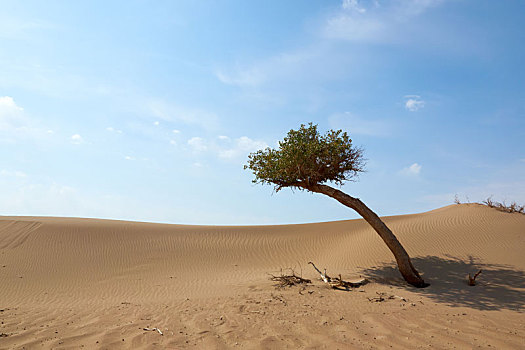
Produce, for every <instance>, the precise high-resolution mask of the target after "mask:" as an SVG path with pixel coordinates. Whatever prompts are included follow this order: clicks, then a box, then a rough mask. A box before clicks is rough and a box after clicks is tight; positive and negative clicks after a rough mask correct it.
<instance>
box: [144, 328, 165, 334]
mask: <svg viewBox="0 0 525 350" xmlns="http://www.w3.org/2000/svg"><path fill="white" fill-rule="evenodd" d="M143 329H144V330H145V331H153V332H159V334H160V335H164V334H163V333H162V331H161V330H160V329H158V328H156V327H155V328H147V327H146V328H143Z"/></svg>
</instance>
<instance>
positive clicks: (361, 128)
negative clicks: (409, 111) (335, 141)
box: [328, 112, 391, 136]
mask: <svg viewBox="0 0 525 350" xmlns="http://www.w3.org/2000/svg"><path fill="white" fill-rule="evenodd" d="M328 122H329V124H330V127H332V128H335V129H343V130H345V131H347V132H348V133H349V134H350V135H352V134H361V135H368V136H386V135H388V134H390V129H391V126H390V125H389V123H388V122H387V121H385V120H380V119H365V118H362V117H359V116H357V115H355V114H352V113H350V112H345V113H339V114H334V115H332V116H331V117H329V118H328Z"/></svg>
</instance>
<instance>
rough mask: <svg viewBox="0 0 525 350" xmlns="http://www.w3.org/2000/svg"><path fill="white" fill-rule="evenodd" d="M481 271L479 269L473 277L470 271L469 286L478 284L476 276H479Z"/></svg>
mask: <svg viewBox="0 0 525 350" xmlns="http://www.w3.org/2000/svg"><path fill="white" fill-rule="evenodd" d="M480 273H481V270H479V271H478V272H477V273H476V274H475V275H474V277H472V276H471V275H470V273H469V274H468V276H467V278H468V285H469V286H475V285H476V277H478V276H479V274H480Z"/></svg>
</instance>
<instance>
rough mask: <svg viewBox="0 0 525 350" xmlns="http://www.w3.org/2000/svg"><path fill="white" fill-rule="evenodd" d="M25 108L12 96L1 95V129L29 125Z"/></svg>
mask: <svg viewBox="0 0 525 350" xmlns="http://www.w3.org/2000/svg"><path fill="white" fill-rule="evenodd" d="M23 111H24V109H23V108H22V107H20V106H18V105H17V104H16V103H15V100H14V99H13V98H12V97H10V96H1V97H0V130H6V131H9V130H14V129H19V128H23V127H25V126H26V125H27V120H26V118H25V117H24V115H23Z"/></svg>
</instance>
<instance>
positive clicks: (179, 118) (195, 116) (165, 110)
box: [146, 99, 219, 130]
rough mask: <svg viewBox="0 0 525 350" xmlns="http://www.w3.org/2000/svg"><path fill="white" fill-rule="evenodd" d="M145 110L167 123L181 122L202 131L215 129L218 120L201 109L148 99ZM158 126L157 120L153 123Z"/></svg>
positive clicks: (210, 113)
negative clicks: (195, 126) (199, 128)
mask: <svg viewBox="0 0 525 350" xmlns="http://www.w3.org/2000/svg"><path fill="white" fill-rule="evenodd" d="M146 106H147V107H146V108H147V111H148V112H149V114H151V115H152V116H154V117H156V118H158V119H160V120H163V121H168V122H181V123H184V124H188V125H197V126H199V127H201V128H203V129H207V130H210V129H215V128H217V126H218V122H219V118H218V116H217V115H216V114H215V113H212V112H209V111H205V110H202V109H196V108H188V107H183V106H180V105H177V104H174V103H170V102H166V101H164V100H162V99H149V100H148V101H147V102H146ZM154 123H157V124H155V125H156V126H158V125H160V122H159V121H158V120H156V121H154Z"/></svg>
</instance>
